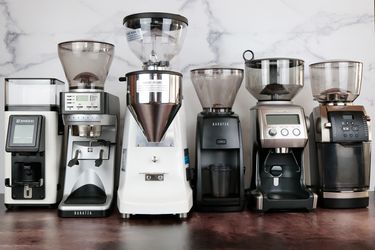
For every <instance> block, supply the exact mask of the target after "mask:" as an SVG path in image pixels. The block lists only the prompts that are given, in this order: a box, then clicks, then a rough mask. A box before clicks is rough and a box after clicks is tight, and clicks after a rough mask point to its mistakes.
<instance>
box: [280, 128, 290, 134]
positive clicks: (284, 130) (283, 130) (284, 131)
mask: <svg viewBox="0 0 375 250" xmlns="http://www.w3.org/2000/svg"><path fill="white" fill-rule="evenodd" d="M281 134H282V135H283V136H287V135H289V131H288V130H287V129H286V128H283V129H282V130H281Z"/></svg>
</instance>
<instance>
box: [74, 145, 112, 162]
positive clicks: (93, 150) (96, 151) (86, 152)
mask: <svg viewBox="0 0 375 250" xmlns="http://www.w3.org/2000/svg"><path fill="white" fill-rule="evenodd" d="M73 152H79V154H78V157H77V155H76V154H74V156H73V157H74V158H76V159H77V160H94V159H98V158H101V159H103V160H108V159H109V145H108V146H106V145H101V143H100V142H98V143H95V141H94V142H93V141H87V142H83V141H79V142H73V150H72V153H73ZM100 156H101V157H100Z"/></svg>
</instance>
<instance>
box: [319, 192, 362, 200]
mask: <svg viewBox="0 0 375 250" xmlns="http://www.w3.org/2000/svg"><path fill="white" fill-rule="evenodd" d="M366 197H369V194H368V191H362V192H354V191H341V192H323V198H326V199H355V198H366Z"/></svg>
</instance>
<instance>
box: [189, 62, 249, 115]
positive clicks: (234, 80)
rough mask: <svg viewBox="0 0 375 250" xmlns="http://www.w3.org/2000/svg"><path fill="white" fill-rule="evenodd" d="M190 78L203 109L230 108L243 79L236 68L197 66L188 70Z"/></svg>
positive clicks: (241, 73)
mask: <svg viewBox="0 0 375 250" xmlns="http://www.w3.org/2000/svg"><path fill="white" fill-rule="evenodd" d="M190 75H191V80H192V82H193V85H194V88H195V91H196V92H197V95H198V98H199V101H200V103H201V105H202V107H203V109H204V110H209V111H215V110H230V109H231V108H232V106H233V103H234V100H235V98H236V95H237V92H238V89H239V88H240V86H241V83H242V80H243V70H242V69H236V68H222V67H212V68H199V69H193V70H191V71H190Z"/></svg>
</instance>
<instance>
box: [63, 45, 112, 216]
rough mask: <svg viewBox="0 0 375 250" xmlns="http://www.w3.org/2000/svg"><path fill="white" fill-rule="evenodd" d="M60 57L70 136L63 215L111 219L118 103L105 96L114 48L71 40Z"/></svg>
mask: <svg viewBox="0 0 375 250" xmlns="http://www.w3.org/2000/svg"><path fill="white" fill-rule="evenodd" d="M58 53H59V58H60V61H61V63H62V65H63V68H64V71H65V75H66V78H67V80H68V82H69V92H63V93H61V98H60V100H61V110H62V115H63V121H64V124H65V126H67V133H68V134H67V148H66V163H67V164H66V169H65V183H64V196H63V200H62V201H61V203H60V205H59V209H58V210H59V216H62V217H102V216H107V215H109V213H110V211H111V207H112V202H113V195H114V193H113V191H114V183H115V159H116V148H117V147H116V143H117V129H118V119H119V99H118V97H116V96H114V95H111V94H109V93H107V92H104V82H105V79H106V77H107V75H108V70H109V66H110V65H111V62H112V58H113V53H114V46H113V45H112V44H109V43H104V42H97V41H69V42H63V43H60V44H59V45H58Z"/></svg>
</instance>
